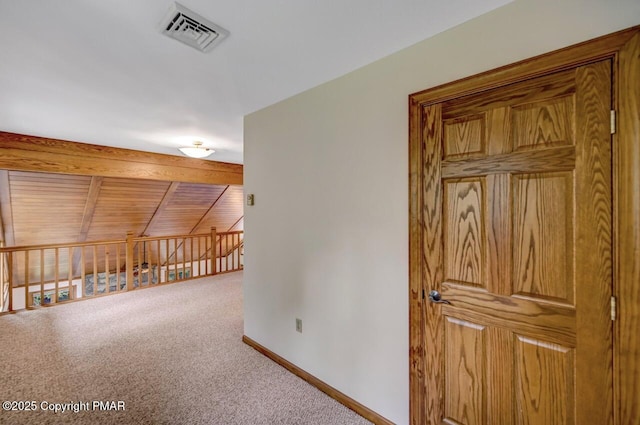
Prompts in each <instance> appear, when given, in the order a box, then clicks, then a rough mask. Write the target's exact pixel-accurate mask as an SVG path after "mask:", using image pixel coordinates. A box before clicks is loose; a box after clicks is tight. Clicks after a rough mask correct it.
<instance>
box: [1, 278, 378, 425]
mask: <svg viewBox="0 0 640 425" xmlns="http://www.w3.org/2000/svg"><path fill="white" fill-rule="evenodd" d="M241 282H242V273H241V272H238V273H231V274H227V275H221V276H216V277H213V278H204V279H198V280H193V281H188V282H184V283H176V284H172V285H167V286H161V287H157V288H152V289H145V290H140V291H134V292H131V293H124V294H121V295H113V296H109V297H103V298H98V299H94V300H88V301H81V302H76V303H71V304H65V305H59V306H55V307H51V308H43V309H39V310H35V311H23V312H19V313H16V314H11V315H5V316H0V401H3V402H5V401H16V402H32V401H34V402H35V403H34V404H35V406H36V408H37V411H5V410H3V411H0V423H2V424H57V423H78V424H121V423H125V424H296V425H297V424H314V425H316V424H368V423H369V422H368V421H366V420H365V419H363V418H362V417H360V416H358V415H357V414H355V413H354V412H352V411H351V410H349V409H347V408H346V407H344V406H342V405H341V404H339V403H337V402H336V401H334V400H333V399H331V398H329V397H328V396H326V395H325V394H324V393H322V392H320V391H318V390H317V389H315V388H314V387H312V386H310V385H309V384H307V383H306V382H304V381H302V380H301V379H299V378H298V377H296V376H295V375H293V374H291V373H289V372H288V371H286V370H285V369H283V368H282V367H280V366H278V365H277V364H275V363H273V362H272V361H271V360H269V359H267V358H266V357H264V356H262V355H261V354H259V353H258V352H256V351H255V350H253V349H252V348H251V347H249V346H247V345H245V344H244V343H242V341H241V338H242V329H243V327H242V287H241V285H242V283H241ZM93 401H103V402H112V401H113V402H116V403H108V404H106V403H105V404H103V406H104V407H113V408H117V407H118V404H117V402H118V401H122V402H124V408H125V410H124V411H122V410H120V411H117V410H111V411H100V410H99V409H100V405H95V406H94V404H93ZM43 402H46V403H48V405H47V404H43ZM79 402H82V403H83V404H78V403H79ZM87 402H88V404H84V403H87ZM56 403H59V405H56ZM29 404H30V403H29ZM4 407H5V406H4V405H3V408H4ZM11 407H19V408H23V407H24V406H22V405H20V404H19V403H14V406H11ZM43 407H45V408H46V407H48V408H58V409H61V408H66V409H74V408H75V409H82V410H81V411H79V412H77V413H75V412H73V411H72V410H67V411H65V412H59V413H55V412H53V411H43V410H42V408H43ZM96 408H97V409H96ZM86 409H89V410H86ZM94 409H96V410H94Z"/></svg>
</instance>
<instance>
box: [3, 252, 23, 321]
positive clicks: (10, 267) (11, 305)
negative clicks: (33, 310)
mask: <svg viewBox="0 0 640 425" xmlns="http://www.w3.org/2000/svg"><path fill="white" fill-rule="evenodd" d="M8 264H9V270H7V275H8V276H9V311H13V270H12V268H13V252H9V261H8ZM16 268H17V267H16ZM25 307H26V306H25Z"/></svg>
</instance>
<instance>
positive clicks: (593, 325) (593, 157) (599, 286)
mask: <svg viewBox="0 0 640 425" xmlns="http://www.w3.org/2000/svg"><path fill="white" fill-rule="evenodd" d="M576 84H577V85H578V90H577V92H576V122H577V125H576V139H577V140H579V141H580V143H577V145H576V173H575V175H576V183H575V184H576V200H575V202H576V206H577V207H576V219H575V221H576V240H577V241H578V243H577V244H576V248H575V249H576V258H577V259H579V267H576V284H577V285H578V286H579V288H580V290H579V291H577V293H576V306H577V311H578V314H577V316H576V320H577V324H576V327H577V330H578V335H577V337H578V339H579V340H582V341H583V342H582V343H581V344H580V345H578V347H577V349H576V350H577V351H576V354H577V357H576V359H577V360H576V377H577V380H578V382H589V383H590V385H588V386H585V388H582V386H581V388H580V391H579V392H578V398H577V403H578V405H580V406H583V405H592V404H596V403H598V404H601V408H599V409H597V410H596V409H585V408H580V409H578V416H577V417H576V421H577V423H588V422H593V423H599V424H608V423H612V422H613V364H612V363H606V364H603V362H602V359H607V358H612V357H613V346H612V344H613V336H612V324H611V314H610V311H611V310H610V309H611V304H610V300H611V295H612V281H613V266H612V262H613V253H612V248H613V247H612V239H611V238H612V236H613V232H612V217H611V210H612V193H611V172H612V171H611V134H610V125H609V123H610V121H609V117H610V110H611V62H610V61H603V62H598V63H596V64H593V65H589V66H584V67H580V68H578V69H577V70H576ZM595 364H599V365H600V366H599V367H597V368H595V370H593V369H594V368H593V365H595Z"/></svg>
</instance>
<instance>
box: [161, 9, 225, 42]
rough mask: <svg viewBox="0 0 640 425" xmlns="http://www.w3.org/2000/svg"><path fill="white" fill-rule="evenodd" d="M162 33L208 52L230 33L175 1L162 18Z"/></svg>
mask: <svg viewBox="0 0 640 425" xmlns="http://www.w3.org/2000/svg"><path fill="white" fill-rule="evenodd" d="M161 25H162V33H163V34H165V35H167V36H169V37H171V38H175V39H176V40H178V41H181V42H182V43H184V44H187V45H189V46H191V47H193V48H194V49H198V50H200V51H201V52H208V51H210V50H211V49H213V48H214V46H216V45H217V44H218V43H220V42H221V41H222V40H223V39H224V38H225V37H227V36H228V35H229V31H227V30H225V29H224V28H222V27H220V26H218V25H216V24H214V23H213V22H211V21H209V20H208V19H205V18H203V17H202V16H200V15H198V14H197V13H195V12H193V11H191V10H189V9H187V8H186V7H184V6H183V5H181V4H180V3H174V4H173V5H172V6H171V8H170V9H169V12H168V13H167V16H166V17H165V18H164V19H163V20H162V23H161Z"/></svg>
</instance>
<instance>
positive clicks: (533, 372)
mask: <svg viewBox="0 0 640 425" xmlns="http://www.w3.org/2000/svg"><path fill="white" fill-rule="evenodd" d="M515 347H516V350H515V364H516V368H515V369H516V383H515V386H516V403H515V405H516V410H515V413H516V414H515V416H516V418H515V419H516V421H515V423H516V424H519V425H520V424H522V425H547V424H558V425H561V424H573V423H597V422H576V421H575V414H576V412H575V410H576V400H575V392H574V387H575V383H574V380H573V369H574V367H575V352H574V350H573V349H571V348H568V347H563V346H561V345H557V344H550V343H548V342H542V341H538V340H535V339H530V338H525V337H522V336H517V337H516V343H515Z"/></svg>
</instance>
